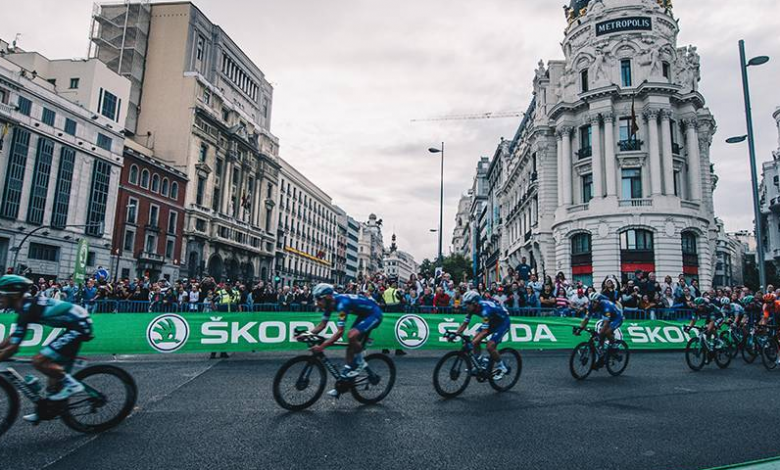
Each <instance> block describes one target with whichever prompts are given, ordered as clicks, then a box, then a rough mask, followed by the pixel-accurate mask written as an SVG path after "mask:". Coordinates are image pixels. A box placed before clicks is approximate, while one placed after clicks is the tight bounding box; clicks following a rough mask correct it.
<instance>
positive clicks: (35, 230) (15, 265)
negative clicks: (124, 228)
mask: <svg viewBox="0 0 780 470" xmlns="http://www.w3.org/2000/svg"><path fill="white" fill-rule="evenodd" d="M86 227H100V228H101V231H102V228H103V223H102V222H101V223H98V224H85V225H65V226H63V227H57V229H63V228H86ZM52 228H54V227H49V226H48V225H43V226H40V227H38V228H36V229H34V230H31V231H30V233H28V234H26V235H25V236H24V238H22V241H21V242H19V244H18V245H17V246H15V247H13V248H11V250H12V251H14V252H15V253H14V272H16V271H17V270H18V268H19V265H18V264H17V261H18V260H19V252H20V251H22V247H23V246H24V242H26V241H27V239H28V238H30V237H31V236H32V235H34V234H35V233H37V232H40V231H41V230H49V229H52ZM44 235H48V233H44Z"/></svg>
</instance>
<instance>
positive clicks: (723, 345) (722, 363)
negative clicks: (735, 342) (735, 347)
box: [715, 338, 731, 369]
mask: <svg viewBox="0 0 780 470" xmlns="http://www.w3.org/2000/svg"><path fill="white" fill-rule="evenodd" d="M715 364H717V365H718V367H720V368H721V369H725V368H726V367H728V366H729V364H731V347H730V346H729V343H728V342H727V341H725V340H723V339H722V338H715Z"/></svg>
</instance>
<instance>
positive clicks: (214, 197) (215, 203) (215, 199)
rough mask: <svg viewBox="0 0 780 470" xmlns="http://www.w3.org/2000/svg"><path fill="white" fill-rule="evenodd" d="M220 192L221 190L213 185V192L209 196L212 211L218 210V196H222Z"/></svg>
mask: <svg viewBox="0 0 780 470" xmlns="http://www.w3.org/2000/svg"><path fill="white" fill-rule="evenodd" d="M221 192H222V191H221V190H220V189H219V187H217V186H214V194H212V196H211V210H213V211H214V212H218V211H219V210H220V207H219V201H220V197H221V196H222V194H221Z"/></svg>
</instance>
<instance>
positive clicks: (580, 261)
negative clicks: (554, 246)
mask: <svg viewBox="0 0 780 470" xmlns="http://www.w3.org/2000/svg"><path fill="white" fill-rule="evenodd" d="M592 251H593V250H592V248H591V236H590V234H589V233H577V234H575V235H573V236H572V237H571V274H572V278H573V279H574V280H575V281H582V283H583V284H585V285H586V286H591V285H593V254H592Z"/></svg>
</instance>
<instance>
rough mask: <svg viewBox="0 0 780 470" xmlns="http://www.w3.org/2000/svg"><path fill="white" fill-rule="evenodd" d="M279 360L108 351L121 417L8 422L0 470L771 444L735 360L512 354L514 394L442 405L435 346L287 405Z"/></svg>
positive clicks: (736, 454) (585, 465) (759, 451)
mask: <svg viewBox="0 0 780 470" xmlns="http://www.w3.org/2000/svg"><path fill="white" fill-rule="evenodd" d="M291 356H292V355H290V354H283V355H281V354H275V355H267V354H266V355H249V354H247V355H243V356H236V357H233V358H231V359H227V360H217V361H209V360H206V359H204V358H194V357H189V358H181V357H176V358H172V357H164V358H162V359H161V358H160V356H158V357H156V358H154V359H146V358H127V359H126V360H121V361H119V365H120V366H122V367H124V368H126V369H127V370H128V371H130V372H131V373H132V374H133V375H134V376H135V378H136V380H137V382H138V385H139V388H140V397H139V404H138V408H137V410H136V411H135V412H134V414H133V415H132V416H131V417H130V418H129V419H128V420H127V421H126V422H125V423H123V424H122V425H121V426H120V427H118V428H116V429H114V430H112V431H109V432H106V433H104V434H102V435H98V436H83V435H80V434H77V433H74V432H73V431H71V430H69V429H68V428H66V427H65V426H64V425H63V424H62V423H61V422H58V421H54V422H50V423H45V424H42V425H40V426H38V427H32V426H30V425H28V424H27V423H24V422H22V421H21V420H20V421H17V423H16V424H15V426H14V427H13V428H11V430H10V431H9V432H8V433H7V434H6V435H5V436H3V437H2V438H0V462H2V464H0V468H4V469H9V470H25V469H40V468H47V469H63V470H65V469H67V470H70V469H80V470H89V469H112V470H121V469H133V470H142V469H155V470H157V469H160V468H164V469H166V470H169V469H185V468H186V469H205V468H208V469H234V468H235V469H247V468H252V469H254V468H257V469H261V468H262V469H306V470H311V469H314V468H318V469H319V468H326V469H330V468H332V469H345V468H355V469H371V470H383V469H420V468H426V469H438V468H484V469H493V468H496V469H498V468H505V469H521V468H522V469H556V470H565V469H621V470H622V469H663V470H666V469H691V470H693V469H704V468H709V467H714V466H719V465H726V464H734V463H739V462H745V461H750V460H756V459H763V458H768V457H775V456H778V455H780V440H778V439H777V435H778V425H779V424H780V393H778V385H779V384H780V370H778V371H777V372H767V371H766V370H765V369H764V368H763V366H761V365H760V364H756V365H746V364H744V363H742V362H741V360H737V361H735V362H734V363H733V364H732V366H731V367H730V368H729V369H726V370H719V369H717V368H716V367H715V366H714V365H711V366H707V367H706V368H705V370H703V371H702V372H698V373H694V372H691V371H689V370H688V369H687V367H686V366H685V363H684V359H683V356H682V353H635V354H634V355H633V356H632V358H631V363H630V365H629V367H628V370H627V371H626V374H625V375H624V376H623V377H619V378H612V377H610V376H609V375H608V374H607V373H606V371H603V370H602V371H598V372H595V373H594V374H592V375H591V376H590V377H589V378H588V379H587V380H586V381H584V382H575V381H574V380H573V379H572V377H571V376H570V375H569V371H568V355H567V354H566V353H563V352H545V353H540V352H526V353H524V371H523V376H522V378H521V380H520V383H519V384H518V386H517V387H516V389H515V390H514V391H512V392H508V393H504V394H497V393H495V392H494V391H493V390H492V389H491V388H490V387H489V386H488V385H487V384H479V383H476V382H472V383H471V385H470V386H469V389H468V390H466V392H465V393H464V394H463V395H462V396H461V397H460V398H457V399H454V400H450V401H445V400H442V399H440V398H439V397H438V395H436V394H435V392H434V390H433V387H432V385H431V372H432V370H433V366H434V364H435V362H436V360H437V358H438V356H439V355H438V354H436V353H419V352H418V353H415V354H412V355H410V356H407V357H404V358H397V359H396V365H397V367H398V380H397V382H396V386H395V388H394V390H393V391H392V393H391V394H390V396H389V397H388V398H387V400H386V401H385V402H383V403H382V404H381V405H377V406H361V405H359V404H358V403H356V402H355V401H354V400H353V399H352V398H351V397H344V398H342V399H340V400H338V401H337V400H334V399H332V398H329V397H323V399H321V400H320V402H318V403H317V404H316V405H315V406H313V407H312V408H311V409H310V410H309V411H305V412H301V413H287V412H285V411H283V410H282V409H281V408H279V407H278V406H277V405H276V404H275V402H274V400H273V398H272V396H271V381H272V379H273V376H274V374H275V372H276V370H277V369H278V367H279V365H280V364H281V363H282V362H283V361H284V360H285V359H287V358H288V357H291ZM25 411H27V410H25Z"/></svg>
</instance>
